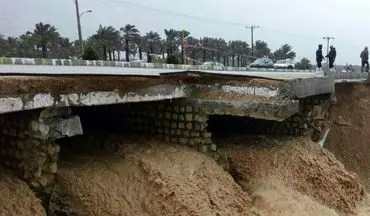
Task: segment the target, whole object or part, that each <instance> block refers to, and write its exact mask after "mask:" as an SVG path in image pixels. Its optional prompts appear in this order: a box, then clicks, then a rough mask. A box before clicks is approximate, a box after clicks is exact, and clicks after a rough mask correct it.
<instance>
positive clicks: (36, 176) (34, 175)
mask: <svg viewBox="0 0 370 216" xmlns="http://www.w3.org/2000/svg"><path fill="white" fill-rule="evenodd" d="M41 175H42V169H41V167H38V168H37V170H36V172H34V173H33V177H34V178H35V179H39V178H40V177H41Z"/></svg>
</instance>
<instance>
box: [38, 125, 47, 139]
mask: <svg viewBox="0 0 370 216" xmlns="http://www.w3.org/2000/svg"><path fill="white" fill-rule="evenodd" d="M38 129H39V130H38V131H39V132H40V134H41V135H42V136H47V135H48V134H49V131H50V127H49V126H48V125H46V124H39V128H38Z"/></svg>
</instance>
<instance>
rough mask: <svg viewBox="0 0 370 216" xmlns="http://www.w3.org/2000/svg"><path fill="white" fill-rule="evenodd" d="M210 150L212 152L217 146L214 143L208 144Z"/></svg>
mask: <svg viewBox="0 0 370 216" xmlns="http://www.w3.org/2000/svg"><path fill="white" fill-rule="evenodd" d="M210 150H211V151H213V152H216V151H217V146H216V145H215V144H211V145H210Z"/></svg>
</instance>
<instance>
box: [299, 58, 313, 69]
mask: <svg viewBox="0 0 370 216" xmlns="http://www.w3.org/2000/svg"><path fill="white" fill-rule="evenodd" d="M295 68H296V69H300V70H310V69H312V65H311V62H310V60H309V59H308V58H302V59H301V61H300V62H297V63H296V64H295Z"/></svg>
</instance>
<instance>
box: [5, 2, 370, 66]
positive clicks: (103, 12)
mask: <svg viewBox="0 0 370 216" xmlns="http://www.w3.org/2000/svg"><path fill="white" fill-rule="evenodd" d="M79 2H80V10H81V11H84V10H88V9H91V10H93V13H91V14H86V15H84V16H83V18H82V21H81V22H82V28H83V36H84V38H86V37H88V36H89V35H91V34H93V33H94V32H95V31H96V29H97V28H98V26H99V24H102V25H112V26H114V27H116V28H120V27H122V26H124V25H125V24H128V23H129V24H134V25H136V26H137V28H138V29H139V30H140V31H141V32H142V33H145V32H147V31H150V30H153V31H157V32H159V33H160V34H161V35H162V36H164V33H163V29H164V28H175V29H179V30H180V29H186V30H188V31H190V32H191V34H192V36H194V37H197V38H199V37H202V36H210V37H222V38H224V39H226V40H246V41H248V43H250V31H247V30H246V29H245V27H244V26H243V25H241V24H237V23H243V24H245V25H252V24H254V25H259V26H260V28H259V29H258V30H256V32H255V39H256V40H265V41H266V42H268V44H269V46H270V48H271V49H272V50H274V49H277V48H278V47H279V46H281V45H282V44H284V43H289V44H291V45H292V46H293V47H294V50H295V51H296V52H297V57H298V58H301V57H304V56H306V57H308V58H309V59H311V60H314V59H315V56H314V54H315V50H316V48H317V44H319V43H323V44H324V47H326V42H324V41H323V40H322V37H323V36H333V37H335V40H333V42H332V44H333V45H334V46H335V47H336V48H337V55H338V57H337V62H338V63H341V64H345V63H346V62H348V63H351V64H359V62H360V59H359V55H360V52H361V50H362V49H363V47H364V46H367V45H370V28H368V27H367V26H368V21H369V20H370V19H369V18H370V14H369V11H370V1H369V0H310V1H308V0H259V1H253V0H186V1H180V0H79ZM125 2H130V3H131V4H125ZM135 4H136V5H142V6H146V7H149V8H158V9H162V10H165V11H172V12H174V13H180V14H187V15H189V16H196V17H204V18H208V19H214V20H224V21H228V22H230V23H228V22H217V21H210V20H203V19H196V18H191V17H185V16H178V15H173V14H168V13H165V12H161V11H158V10H157V11H156V10H149V9H145V8H141V7H137V6H135ZM0 5H1V6H0V33H1V34H3V35H6V36H10V35H12V36H15V35H20V34H22V33H24V32H25V31H27V30H32V29H33V27H34V25H35V23H37V22H40V21H42V22H45V23H50V24H52V25H54V26H56V27H57V28H58V30H59V32H60V34H61V35H62V36H65V37H69V38H72V39H77V27H76V14H75V7H74V0H0Z"/></svg>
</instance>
